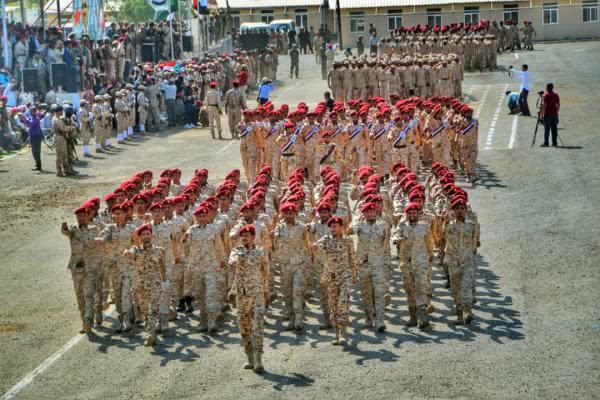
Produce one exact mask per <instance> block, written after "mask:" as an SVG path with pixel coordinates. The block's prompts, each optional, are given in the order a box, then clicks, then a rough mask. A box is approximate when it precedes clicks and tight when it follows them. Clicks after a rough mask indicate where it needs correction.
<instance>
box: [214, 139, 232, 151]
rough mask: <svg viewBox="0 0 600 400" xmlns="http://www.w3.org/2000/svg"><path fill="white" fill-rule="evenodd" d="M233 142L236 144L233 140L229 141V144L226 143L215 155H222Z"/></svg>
mask: <svg viewBox="0 0 600 400" xmlns="http://www.w3.org/2000/svg"><path fill="white" fill-rule="evenodd" d="M235 142H236V141H235V140H232V141H230V142H229V143H227V144H226V145H225V146H223V148H222V149H221V150H219V151H218V152H217V154H221V153H223V152H224V151H225V150H227V149H228V148H229V146H231V145H232V144H234V143H235Z"/></svg>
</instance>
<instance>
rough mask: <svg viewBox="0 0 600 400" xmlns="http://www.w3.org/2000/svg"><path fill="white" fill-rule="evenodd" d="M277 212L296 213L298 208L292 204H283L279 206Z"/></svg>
mask: <svg viewBox="0 0 600 400" xmlns="http://www.w3.org/2000/svg"><path fill="white" fill-rule="evenodd" d="M279 211H280V212H288V211H293V212H296V211H298V206H297V205H296V204H294V203H283V204H282V205H281V207H279Z"/></svg>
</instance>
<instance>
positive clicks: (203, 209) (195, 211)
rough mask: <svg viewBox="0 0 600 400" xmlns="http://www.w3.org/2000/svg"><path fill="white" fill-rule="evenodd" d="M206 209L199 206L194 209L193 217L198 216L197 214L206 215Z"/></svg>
mask: <svg viewBox="0 0 600 400" xmlns="http://www.w3.org/2000/svg"><path fill="white" fill-rule="evenodd" d="M208 211H209V210H208V207H206V206H202V205H201V206H199V207H198V208H196V209H195V210H194V215H199V214H208Z"/></svg>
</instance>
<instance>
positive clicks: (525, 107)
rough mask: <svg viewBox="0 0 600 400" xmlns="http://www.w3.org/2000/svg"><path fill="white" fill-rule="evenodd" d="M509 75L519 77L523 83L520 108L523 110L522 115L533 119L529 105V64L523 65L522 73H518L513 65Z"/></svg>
mask: <svg viewBox="0 0 600 400" xmlns="http://www.w3.org/2000/svg"><path fill="white" fill-rule="evenodd" d="M509 73H512V76H518V77H519V80H520V81H521V88H520V90H521V93H520V94H519V107H520V108H521V114H519V115H523V116H526V117H531V113H530V112H529V104H528V103H527V95H528V94H529V90H530V82H531V81H530V77H529V67H528V66H527V64H523V66H522V67H521V71H517V70H516V69H514V68H513V66H512V65H511V66H510V67H509Z"/></svg>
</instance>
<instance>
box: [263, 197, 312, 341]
mask: <svg viewBox="0 0 600 400" xmlns="http://www.w3.org/2000/svg"><path fill="white" fill-rule="evenodd" d="M279 212H280V215H281V220H280V221H279V222H278V223H277V225H276V226H275V229H274V230H273V256H272V257H273V260H274V262H275V263H277V264H278V265H279V268H281V285H282V291H283V298H284V303H285V315H284V316H285V317H287V319H288V320H289V325H288V328H289V329H291V330H296V332H298V333H302V332H303V329H304V326H303V320H304V291H305V288H306V274H307V273H308V271H309V262H310V260H309V258H308V255H309V248H310V246H309V237H308V230H307V228H306V226H305V225H304V224H303V223H301V222H299V221H297V220H296V215H297V213H298V206H297V205H295V204H294V203H284V204H282V205H281V206H280V207H279Z"/></svg>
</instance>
